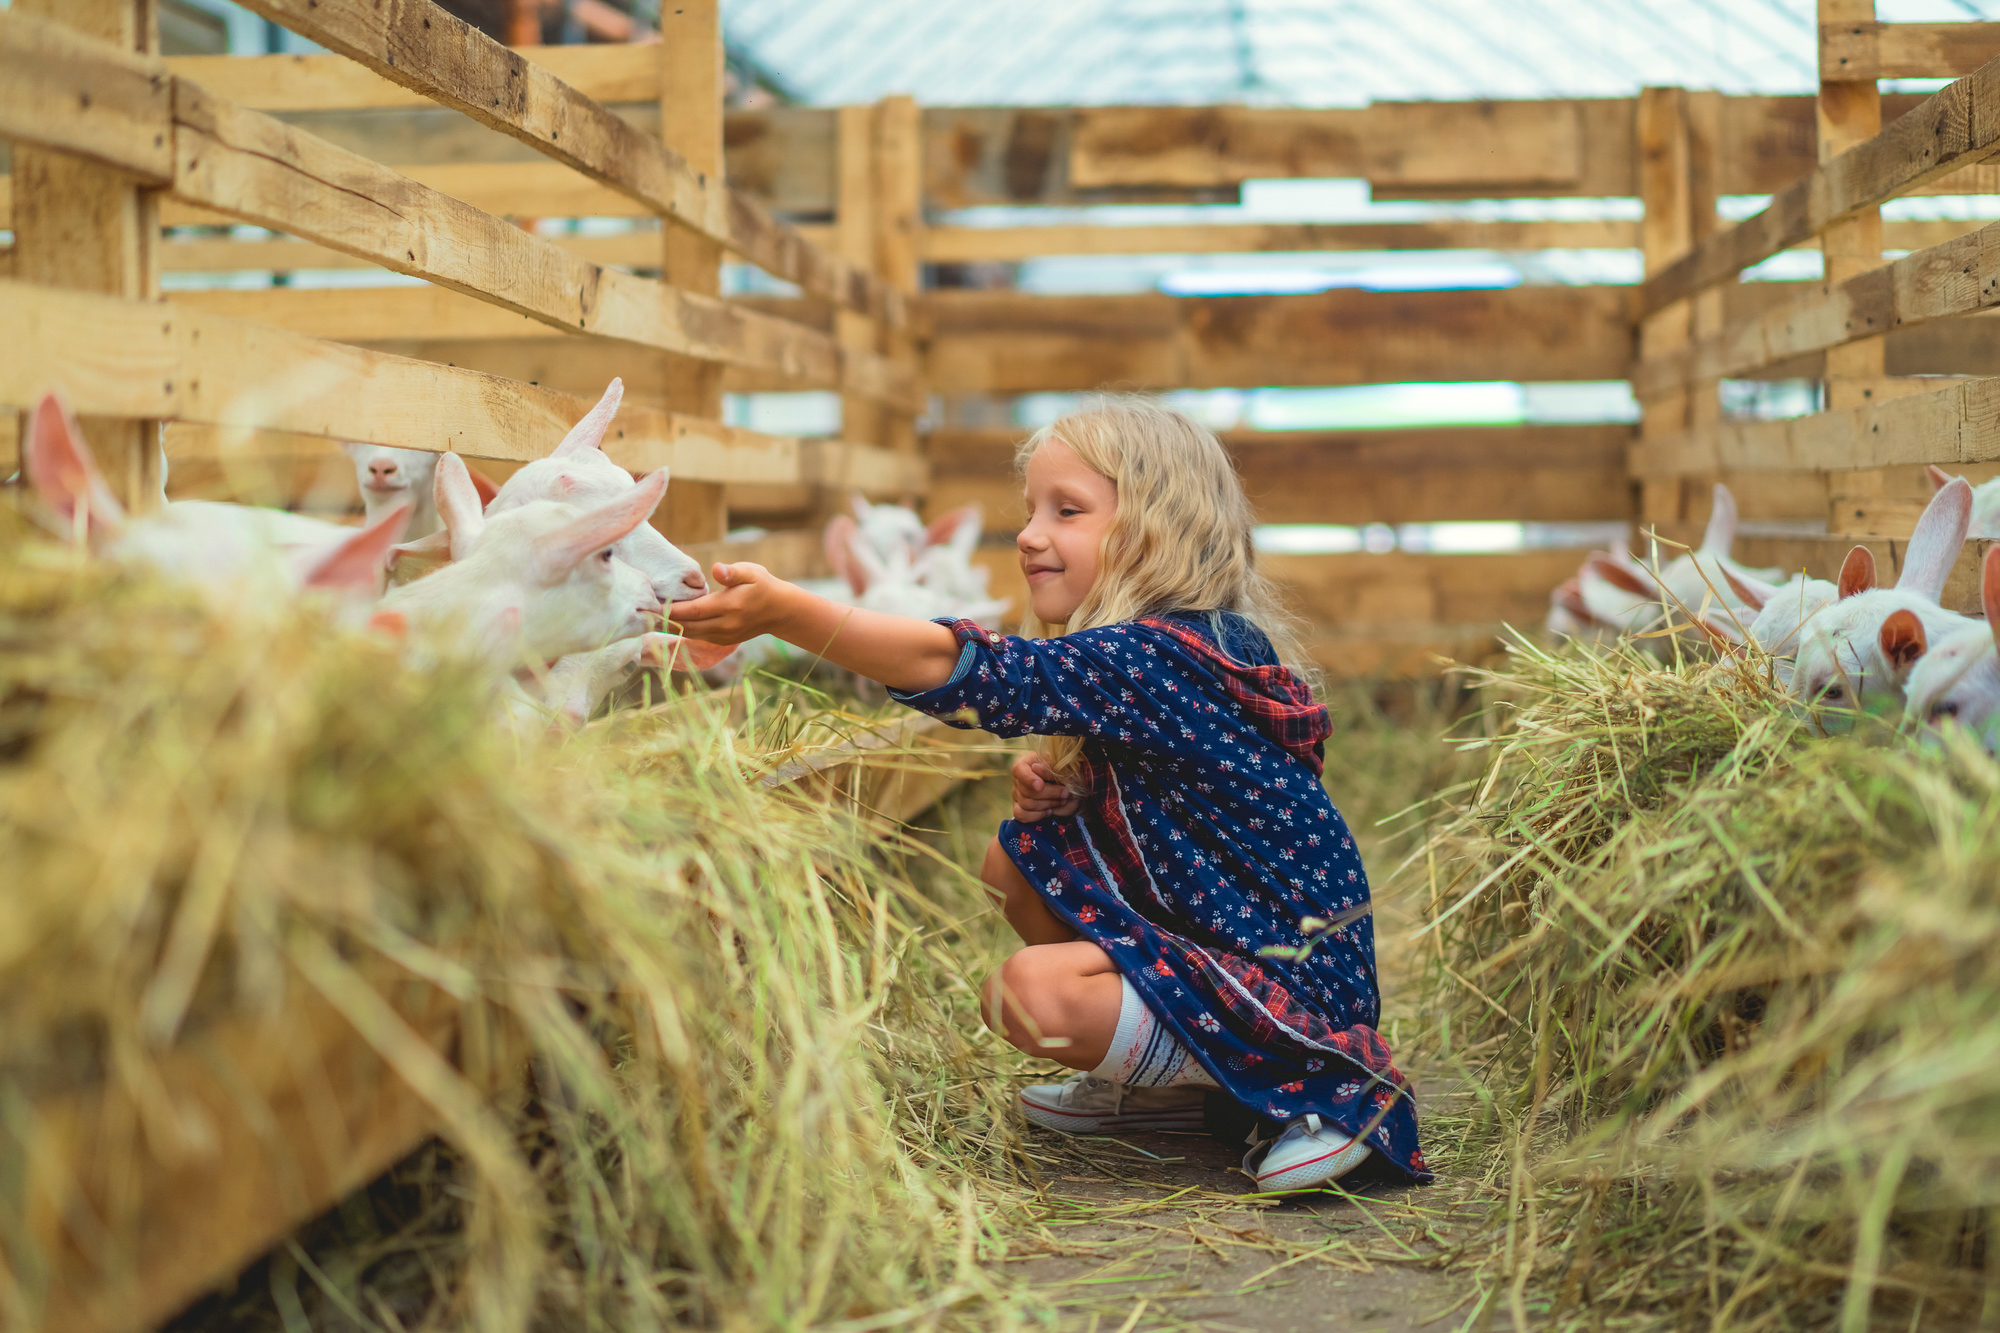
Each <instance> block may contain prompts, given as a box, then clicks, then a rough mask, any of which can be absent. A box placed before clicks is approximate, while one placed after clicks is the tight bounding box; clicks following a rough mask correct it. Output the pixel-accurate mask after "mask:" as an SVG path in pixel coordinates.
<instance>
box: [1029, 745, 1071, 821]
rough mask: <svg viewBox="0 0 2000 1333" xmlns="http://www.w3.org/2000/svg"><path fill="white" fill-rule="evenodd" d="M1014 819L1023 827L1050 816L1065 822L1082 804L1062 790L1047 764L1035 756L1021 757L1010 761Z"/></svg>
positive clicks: (1060, 783)
mask: <svg viewBox="0 0 2000 1333" xmlns="http://www.w3.org/2000/svg"><path fill="white" fill-rule="evenodd" d="M1013 773H1014V818H1015V819H1017V820H1019V821H1020V822H1021V823H1023V824H1033V823H1037V822H1039V821H1041V820H1043V819H1046V818H1047V817H1048V816H1050V815H1054V816H1055V817H1056V818H1057V819H1067V818H1068V817H1069V816H1071V815H1073V814H1075V813H1076V812H1077V808H1078V807H1079V806H1080V805H1081V804H1082V802H1081V801H1080V800H1079V799H1078V798H1077V795H1076V793H1075V792H1073V791H1071V790H1070V789H1069V788H1067V787H1065V786H1063V784H1062V781H1061V779H1059V778H1057V777H1056V775H1055V771H1054V770H1053V769H1051V768H1050V767H1049V764H1048V760H1046V759H1044V758H1042V757H1041V756H1040V755H1038V754H1024V755H1022V756H1021V757H1020V758H1019V759H1016V760H1015V761H1014V769H1013Z"/></svg>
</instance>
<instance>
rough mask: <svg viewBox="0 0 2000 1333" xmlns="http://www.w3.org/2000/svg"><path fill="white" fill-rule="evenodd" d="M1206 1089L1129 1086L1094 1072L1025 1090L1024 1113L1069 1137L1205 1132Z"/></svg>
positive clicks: (1046, 1127) (1034, 1121)
mask: <svg viewBox="0 0 2000 1333" xmlns="http://www.w3.org/2000/svg"><path fill="white" fill-rule="evenodd" d="M1205 1101H1206V1089H1203V1088H1128V1087H1126V1086H1125V1085H1124V1084H1123V1083H1113V1082H1112V1081H1111V1080H1110V1079H1108V1078H1098V1077H1097V1076H1096V1075H1094V1074H1077V1075H1074V1076H1072V1077H1071V1078H1069V1079H1067V1080H1065V1081H1064V1082H1061V1083H1041V1084H1037V1085H1035V1086H1034V1087H1030V1088H1023V1089H1021V1114H1022V1115H1024V1116H1026V1117H1027V1118H1028V1120H1029V1121H1030V1122H1031V1123H1033V1124H1037V1125H1040V1126H1041V1127H1042V1128H1044V1129H1054V1130H1060V1131H1061V1132H1062V1133H1064V1134H1100V1133H1103V1132H1105V1131H1107V1130H1118V1131H1124V1130H1136V1129H1200V1128H1201V1124H1202V1106H1203V1103H1204V1102H1205Z"/></svg>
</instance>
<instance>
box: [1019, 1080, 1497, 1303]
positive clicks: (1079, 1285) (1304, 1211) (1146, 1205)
mask: <svg viewBox="0 0 2000 1333" xmlns="http://www.w3.org/2000/svg"><path fill="white" fill-rule="evenodd" d="M1438 1091H1439V1092H1443V1093H1446V1094H1447V1095H1448V1090H1438ZM1030 1136H1031V1138H1030V1141H1031V1151H1032V1153H1033V1155H1034V1157H1035V1161H1036V1165H1037V1167H1038V1168H1039V1169H1040V1170H1041V1172H1042V1173H1043V1181H1044V1184H1045V1187H1046V1192H1045V1195H1044V1208H1045V1210H1046V1211H1045V1213H1044V1215H1043V1218H1042V1222H1041V1226H1040V1227H1039V1229H1038V1233H1037V1234H1036V1235H1035V1236H1034V1238H1033V1239H1032V1241H1031V1242H1029V1243H1024V1244H1019V1245H1017V1247H1016V1258H1015V1259H1014V1260H1013V1263H1014V1265H1017V1268H1016V1272H1017V1274H1018V1275H1019V1276H1022V1277H1024V1278H1026V1279H1027V1280H1028V1281H1029V1282H1030V1283H1031V1284H1032V1285H1033V1286H1034V1287H1035V1288H1037V1289H1038V1291H1039V1292H1040V1293H1041V1294H1042V1295H1043V1296H1044V1297H1045V1298H1047V1299H1048V1300H1049V1301H1050V1302H1051V1303H1052V1304H1054V1305H1056V1306H1057V1307H1058V1308H1059V1309H1060V1310H1061V1312H1062V1326H1063V1327H1064V1328H1073V1329H1078V1330H1088V1331H1089V1333H1134V1330H1138V1329H1174V1328H1198V1329H1215V1330H1234V1329H1240V1330H1245V1331H1246V1333H1251V1331H1254V1333H1294V1331H1295V1330H1297V1331H1299V1333H1303V1331H1304V1330H1317V1329H1341V1330H1351V1331H1352V1333H1376V1331H1377V1330H1380V1331H1381V1333H1403V1331H1404V1330H1409V1331H1411V1333H1415V1331H1416V1330H1426V1331H1437V1333H1443V1331H1445V1330H1471V1329H1484V1328H1486V1327H1487V1326H1488V1323H1489V1320H1490V1319H1491V1317H1492V1306H1493V1301H1492V1299H1491V1297H1490V1295H1488V1294H1487V1293H1485V1292H1482V1291H1481V1290H1480V1289H1479V1288H1478V1287H1477V1286H1476V1285H1475V1284H1474V1282H1473V1280H1472V1279H1471V1278H1470V1277H1469V1276H1468V1275H1467V1274H1466V1273H1464V1272H1463V1271H1452V1270H1450V1269H1447V1268H1445V1267H1444V1266H1443V1265H1442V1262H1441V1256H1442V1254H1443V1252H1444V1250H1445V1249H1446V1248H1447V1247H1448V1246H1449V1244H1450V1242H1451V1239H1452V1234H1453V1233H1454V1232H1462V1231H1463V1230H1464V1229H1465V1227H1466V1225H1467V1224H1468V1223H1469V1222H1470V1221H1471V1220H1472V1217H1473V1214H1474V1209H1475V1207H1476V1205H1475V1203H1474V1202H1473V1201H1472V1200H1471V1199H1470V1198H1469V1197H1468V1194H1467V1191H1465V1190H1464V1189H1462V1188H1458V1187H1455V1186H1454V1185H1453V1184H1452V1183H1451V1182H1448V1181H1447V1182H1443V1183H1440V1184H1437V1185H1432V1186H1427V1187H1420V1188H1412V1187H1409V1186H1406V1185H1403V1184H1400V1183H1392V1182H1390V1181H1388V1180H1386V1179H1384V1178H1381V1177H1378V1176H1373V1175H1369V1173H1368V1172H1367V1170H1366V1168H1364V1170H1363V1171H1362V1172H1361V1173H1358V1174H1361V1175H1364V1176H1367V1177H1368V1178H1367V1179H1364V1180H1361V1181H1358V1182H1356V1181H1352V1180H1350V1181H1348V1182H1343V1184H1346V1185H1348V1189H1347V1191H1346V1192H1345V1193H1323V1194H1319V1195H1298V1196H1293V1197H1289V1198H1285V1199H1272V1198H1268V1197H1261V1196H1257V1195H1256V1184H1255V1182H1254V1181H1253V1180H1251V1178H1250V1177H1249V1176H1248V1175H1246V1174H1244V1172H1243V1171H1242V1170H1241V1169H1240V1166H1241V1150H1234V1149H1232V1148H1230V1147H1228V1146H1226V1145H1224V1144H1222V1143H1219V1142H1217V1141H1216V1140H1215V1139H1213V1138H1211V1137H1210V1136H1208V1135H1206V1134H1135V1135H1129V1136H1125V1137H1123V1138H1120V1139H1108V1138H1093V1139H1082V1138H1068V1137H1066V1136H1063V1135H1060V1134H1056V1133H1053V1132H1050V1131H1046V1130H1039V1129H1037V1130H1031V1131H1030Z"/></svg>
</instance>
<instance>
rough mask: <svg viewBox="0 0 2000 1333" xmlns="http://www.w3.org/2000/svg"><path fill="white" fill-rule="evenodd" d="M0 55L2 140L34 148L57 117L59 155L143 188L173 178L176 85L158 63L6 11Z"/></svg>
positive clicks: (0, 23)
mask: <svg viewBox="0 0 2000 1333" xmlns="http://www.w3.org/2000/svg"><path fill="white" fill-rule="evenodd" d="M0 49H4V51H5V52H6V59H5V64H4V67H0V137H4V138H8V139H13V140H17V141H25V142H29V143H33V142H37V139H38V136H37V134H36V130H37V127H38V126H40V125H41V124H43V123H44V122H45V121H47V120H48V119H49V118H50V117H52V116H61V117H63V118H64V120H65V122H66V125H65V131H64V135H63V143H61V144H60V145H58V146H59V147H61V148H62V149H63V151H64V152H67V153H71V154H73V155H75V156H78V157H83V158H87V159H89V160H90V161H93V162H98V163H102V164H103V165H105V166H108V167H116V168H118V169H119V170H120V171H125V172H129V173H131V174H132V175H133V176H136V177H138V178H139V180H141V181H143V182H145V183H146V184H148V185H165V184H167V183H168V182H169V181H171V180H172V179H173V176H174V144H173V130H172V120H171V108H172V102H173V84H172V80H171V79H170V78H169V77H168V75H167V74H166V71H165V68H164V66H163V65H162V64H161V62H160V60H159V58H158V57H156V56H148V55H140V54H138V53H135V52H130V51H123V50H120V49H119V48H118V47H116V46H113V45H111V44H110V43H109V42H103V41H99V40H97V39H96V38H94V37H90V36H86V35H85V34H83V33H80V32H77V31H76V30H74V29H72V28H69V27H66V26H64V25H63V24H60V23H54V22H51V21H49V20H47V19H38V18H33V17H29V16H27V15H24V14H18V13H13V12H9V11H6V10H0ZM10 202H11V200H10ZM11 211H12V210H11V209H10V210H9V212H10V214H11Z"/></svg>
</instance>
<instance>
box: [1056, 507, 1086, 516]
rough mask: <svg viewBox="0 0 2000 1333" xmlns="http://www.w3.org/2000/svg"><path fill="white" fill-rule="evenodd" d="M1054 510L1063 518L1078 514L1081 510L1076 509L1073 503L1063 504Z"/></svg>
mask: <svg viewBox="0 0 2000 1333" xmlns="http://www.w3.org/2000/svg"><path fill="white" fill-rule="evenodd" d="M1056 512H1057V513H1058V514H1061V515H1062V516H1063V517H1064V518H1075V517H1076V516H1077V515H1078V514H1081V513H1082V512H1083V511H1082V510H1081V509H1078V508H1077V507H1076V506H1075V505H1064V506H1063V507H1062V508H1061V509H1058V510H1057V511H1056Z"/></svg>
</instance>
